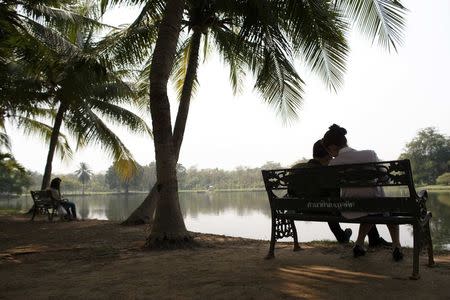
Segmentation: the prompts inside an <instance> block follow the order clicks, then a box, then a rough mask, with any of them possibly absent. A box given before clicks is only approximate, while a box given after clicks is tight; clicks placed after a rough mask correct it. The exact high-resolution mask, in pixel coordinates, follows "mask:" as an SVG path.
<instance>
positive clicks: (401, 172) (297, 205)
mask: <svg viewBox="0 0 450 300" xmlns="http://www.w3.org/2000/svg"><path fill="white" fill-rule="evenodd" d="M262 174H263V178H264V184H265V186H266V190H267V193H268V195H269V200H270V202H271V207H272V208H273V209H301V210H339V211H372V212H383V211H391V212H392V211H393V212H412V211H415V210H416V207H415V205H414V201H411V200H413V199H415V197H416V196H417V195H416V192H415V188H414V183H413V179H412V172H411V165H410V162H409V160H398V161H386V162H376V163H359V164H348V165H338V166H328V167H314V166H312V167H309V166H306V165H305V167H304V168H298V169H278V170H263V171H262ZM386 186H406V187H408V190H409V195H408V196H402V197H389V198H388V199H389V201H383V202H381V201H380V199H374V197H372V198H370V197H369V198H341V196H340V190H341V189H346V188H368V189H379V188H381V187H386ZM288 192H289V193H288ZM289 199H300V200H302V201H282V200H289ZM385 199H387V198H385ZM280 200H281V201H280Z"/></svg>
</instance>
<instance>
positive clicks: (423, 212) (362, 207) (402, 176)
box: [262, 160, 434, 279]
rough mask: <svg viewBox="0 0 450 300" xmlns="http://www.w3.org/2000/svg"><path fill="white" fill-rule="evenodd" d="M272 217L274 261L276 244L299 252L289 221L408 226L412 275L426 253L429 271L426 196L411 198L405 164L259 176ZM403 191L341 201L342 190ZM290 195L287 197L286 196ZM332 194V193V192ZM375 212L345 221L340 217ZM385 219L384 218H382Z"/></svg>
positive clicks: (281, 171) (267, 172) (412, 192)
mask: <svg viewBox="0 0 450 300" xmlns="http://www.w3.org/2000/svg"><path fill="white" fill-rule="evenodd" d="M262 175H263V178H264V184H265V187H266V191H267V194H268V196H269V202H270V208H271V211H272V235H271V241H270V248H269V253H268V255H267V258H273V257H274V251H275V243H276V241H277V240H278V239H281V238H285V237H292V238H293V239H294V251H296V250H298V249H300V246H299V244H298V239H297V230H296V227H295V224H294V220H301V221H321V222H344V223H371V224H411V225H413V232H414V233H413V234H414V255H413V272H412V276H411V277H410V278H411V279H418V278H419V253H420V251H421V248H422V246H423V244H424V243H425V244H426V246H427V247H428V265H429V266H432V265H434V259H433V245H432V241H431V234H430V219H431V212H429V211H427V208H426V206H425V203H426V200H427V192H426V191H421V192H419V193H416V190H415V188H414V182H413V178H412V172H411V165H410V162H409V160H398V161H387V162H378V163H365V164H351V165H340V166H328V167H306V166H305V168H300V169H279V170H263V171H262ZM388 186H395V187H407V191H406V189H404V190H405V193H404V194H406V195H404V196H403V195H402V196H395V197H377V198H342V197H341V196H340V193H339V191H340V189H341V188H363V187H364V188H382V187H388ZM288 189H289V192H288ZM336 191H337V192H336ZM351 211H353V212H377V213H380V214H379V215H370V216H365V217H362V218H358V219H346V218H344V217H343V216H342V215H341V214H340V213H341V212H351ZM383 213H389V214H383Z"/></svg>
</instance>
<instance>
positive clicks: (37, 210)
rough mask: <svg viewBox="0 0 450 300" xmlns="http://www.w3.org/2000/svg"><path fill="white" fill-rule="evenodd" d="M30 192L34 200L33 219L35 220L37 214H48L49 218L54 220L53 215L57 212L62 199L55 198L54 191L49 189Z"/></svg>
mask: <svg viewBox="0 0 450 300" xmlns="http://www.w3.org/2000/svg"><path fill="white" fill-rule="evenodd" d="M30 193H31V197H32V198H33V202H34V205H33V216H32V217H31V221H33V220H34V217H35V216H36V214H42V215H47V216H48V220H49V221H52V220H53V217H54V216H55V215H56V214H57V211H58V206H59V205H60V203H61V201H58V200H55V199H53V198H52V193H51V192H50V191H49V190H43V191H30Z"/></svg>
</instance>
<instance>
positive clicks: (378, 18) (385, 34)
mask: <svg viewBox="0 0 450 300" xmlns="http://www.w3.org/2000/svg"><path fill="white" fill-rule="evenodd" d="M336 4H337V7H338V8H339V9H341V10H342V11H343V12H344V13H345V14H346V15H348V16H349V17H350V18H351V19H352V20H354V22H355V23H356V26H357V27H358V28H359V30H360V31H361V32H362V33H363V34H364V35H367V36H368V37H370V38H372V39H373V41H378V44H379V45H381V46H382V47H384V48H386V49H388V50H390V48H391V47H392V48H394V50H397V45H400V44H401V43H402V41H403V32H404V28H405V18H404V17H405V13H406V9H405V7H404V6H403V5H402V4H401V3H400V1H398V0H336Z"/></svg>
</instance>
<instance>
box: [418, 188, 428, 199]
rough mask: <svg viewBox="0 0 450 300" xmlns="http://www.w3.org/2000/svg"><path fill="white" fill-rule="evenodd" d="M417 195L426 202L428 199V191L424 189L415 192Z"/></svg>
mask: <svg viewBox="0 0 450 300" xmlns="http://www.w3.org/2000/svg"><path fill="white" fill-rule="evenodd" d="M417 197H418V198H419V199H421V200H422V201H424V202H426V201H427V199H428V192H427V191H426V190H421V191H419V192H418V193H417Z"/></svg>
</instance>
